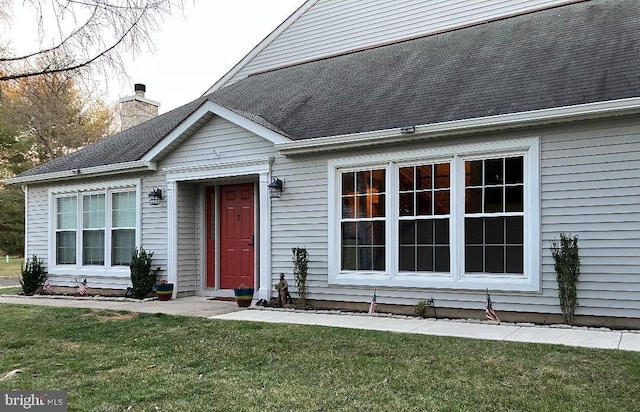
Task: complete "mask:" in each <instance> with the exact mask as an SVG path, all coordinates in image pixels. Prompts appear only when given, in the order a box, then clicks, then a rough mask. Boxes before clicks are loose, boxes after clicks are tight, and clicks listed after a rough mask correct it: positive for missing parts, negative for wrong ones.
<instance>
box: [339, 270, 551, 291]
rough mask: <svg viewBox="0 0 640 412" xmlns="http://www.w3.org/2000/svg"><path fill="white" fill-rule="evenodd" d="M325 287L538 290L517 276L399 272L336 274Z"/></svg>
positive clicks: (538, 289) (527, 279) (534, 285)
mask: <svg viewBox="0 0 640 412" xmlns="http://www.w3.org/2000/svg"><path fill="white" fill-rule="evenodd" d="M329 285H335V286H358V287H369V288H373V287H378V288H386V287H388V288H418V289H449V290H463V291H484V290H486V289H489V290H491V291H504V292H536V293H539V292H540V287H539V285H537V284H536V283H535V282H534V281H532V280H531V279H529V278H525V277H523V276H517V275H497V274H474V275H463V276H462V277H460V278H459V279H454V278H453V277H452V276H451V275H450V274H448V273H442V274H428V275H427V274H416V273H402V274H398V275H395V276H391V275H390V274H388V273H377V272H368V273H354V272H350V273H340V274H338V275H337V276H333V277H332V276H330V277H329Z"/></svg>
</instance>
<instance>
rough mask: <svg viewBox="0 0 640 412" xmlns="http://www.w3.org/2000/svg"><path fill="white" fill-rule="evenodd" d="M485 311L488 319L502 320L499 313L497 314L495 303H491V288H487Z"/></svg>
mask: <svg viewBox="0 0 640 412" xmlns="http://www.w3.org/2000/svg"><path fill="white" fill-rule="evenodd" d="M485 312H486V313H487V319H488V320H493V321H496V322H500V319H499V318H498V315H496V311H495V310H493V304H492V303H491V296H489V289H487V308H486V309H485Z"/></svg>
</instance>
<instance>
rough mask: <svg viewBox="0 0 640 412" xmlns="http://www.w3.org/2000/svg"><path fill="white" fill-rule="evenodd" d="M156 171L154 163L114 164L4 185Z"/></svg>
mask: <svg viewBox="0 0 640 412" xmlns="http://www.w3.org/2000/svg"><path fill="white" fill-rule="evenodd" d="M156 169H157V167H156V164H155V162H146V161H141V160H138V161H134V162H125V163H115V164H110V165H104V166H94V167H87V168H84V169H73V170H64V171H61V172H54V173H45V174H41V175H32V176H17V177H12V178H9V179H7V180H5V183H6V184H30V183H44V182H46V183H49V182H55V181H58V180H69V179H80V178H86V177H88V176H91V177H99V176H110V175H116V174H118V175H120V174H122V173H123V172H126V173H133V172H148V171H155V170H156Z"/></svg>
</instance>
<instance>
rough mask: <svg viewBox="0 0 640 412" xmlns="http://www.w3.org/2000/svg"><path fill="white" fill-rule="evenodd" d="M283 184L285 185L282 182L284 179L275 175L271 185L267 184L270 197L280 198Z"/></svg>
mask: <svg viewBox="0 0 640 412" xmlns="http://www.w3.org/2000/svg"><path fill="white" fill-rule="evenodd" d="M283 186H284V185H283V183H282V180H280V179H278V178H277V177H274V178H273V181H272V182H271V183H269V185H268V186H267V187H268V188H269V197H270V198H271V199H277V198H279V197H280V194H281V193H282V190H283Z"/></svg>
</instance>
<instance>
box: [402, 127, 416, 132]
mask: <svg viewBox="0 0 640 412" xmlns="http://www.w3.org/2000/svg"><path fill="white" fill-rule="evenodd" d="M415 131H416V127H415V126H405V127H401V128H400V133H414V132H415Z"/></svg>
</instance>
